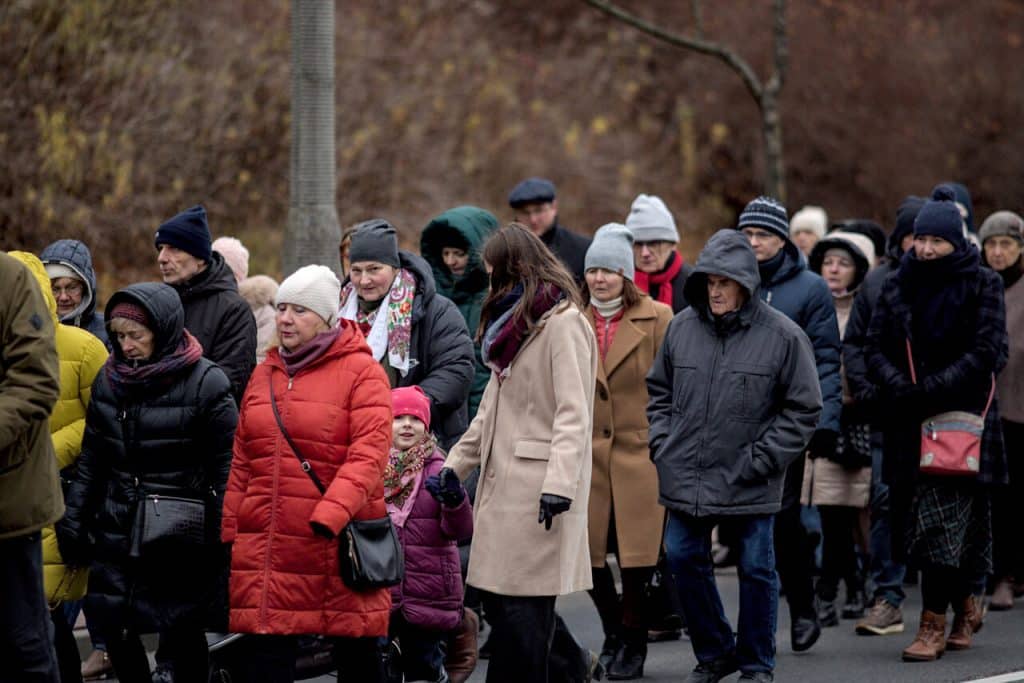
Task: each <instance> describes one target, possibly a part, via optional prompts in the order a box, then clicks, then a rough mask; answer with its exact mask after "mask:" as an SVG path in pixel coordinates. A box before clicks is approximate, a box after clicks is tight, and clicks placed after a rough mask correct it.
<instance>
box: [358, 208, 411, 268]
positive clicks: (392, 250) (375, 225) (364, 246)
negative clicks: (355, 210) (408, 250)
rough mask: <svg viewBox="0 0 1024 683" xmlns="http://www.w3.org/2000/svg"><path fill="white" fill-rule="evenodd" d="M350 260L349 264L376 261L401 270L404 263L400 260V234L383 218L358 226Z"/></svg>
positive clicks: (364, 222)
mask: <svg viewBox="0 0 1024 683" xmlns="http://www.w3.org/2000/svg"><path fill="white" fill-rule="evenodd" d="M348 260H349V263H360V262H362V261H375V262H377V263H383V264H384V265H388V266H394V267H395V268H400V267H401V265H402V263H401V261H399V259H398V233H397V232H396V231H395V227H394V226H393V225H391V224H390V223H388V222H387V221H386V220H384V219H383V218H372V219H370V220H368V221H363V222H362V223H359V224H358V225H356V230H355V232H354V233H352V245H351V246H350V247H349V252H348Z"/></svg>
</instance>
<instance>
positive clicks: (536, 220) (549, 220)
mask: <svg viewBox="0 0 1024 683" xmlns="http://www.w3.org/2000/svg"><path fill="white" fill-rule="evenodd" d="M557 215H558V200H556V199H552V200H551V201H550V202H532V203H530V204H524V205H522V206H520V207H518V208H516V209H515V219H516V222H517V223H522V224H523V225H525V226H526V227H528V228H529V229H530V231H531V232H532V233H533V234H534V235H537V236H538V237H540V236H541V235H543V234H544V233H546V232H547V231H548V230H550V229H551V226H552V225H554V224H555V217H556V216H557Z"/></svg>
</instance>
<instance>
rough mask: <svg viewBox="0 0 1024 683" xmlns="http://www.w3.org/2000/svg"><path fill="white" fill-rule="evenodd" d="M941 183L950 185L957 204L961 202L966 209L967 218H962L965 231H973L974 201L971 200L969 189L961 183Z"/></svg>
mask: <svg viewBox="0 0 1024 683" xmlns="http://www.w3.org/2000/svg"><path fill="white" fill-rule="evenodd" d="M943 185H949V186H950V187H952V188H953V195H954V196H955V198H956V202H957V204H963V205H964V208H965V209H967V218H965V219H964V223H966V224H967V232H974V203H973V202H972V201H971V191H970V190H968V189H967V186H966V185H964V184H963V183H952V182H947V183H943Z"/></svg>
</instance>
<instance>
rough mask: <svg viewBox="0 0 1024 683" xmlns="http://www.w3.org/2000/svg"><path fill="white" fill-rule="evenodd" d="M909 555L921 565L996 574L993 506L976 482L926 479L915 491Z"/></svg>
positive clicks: (908, 546) (985, 492)
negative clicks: (994, 569) (993, 541)
mask: <svg viewBox="0 0 1024 683" xmlns="http://www.w3.org/2000/svg"><path fill="white" fill-rule="evenodd" d="M907 553H908V555H909V556H910V557H911V558H912V559H914V560H917V561H918V562H922V563H929V564H937V565H942V566H946V567H953V568H959V569H963V570H966V571H967V572H969V573H970V574H971V575H972V576H981V575H984V574H990V573H992V506H991V501H990V499H989V495H988V491H987V490H985V488H984V487H981V486H978V485H976V484H975V483H974V482H963V481H956V480H953V479H934V478H930V477H922V478H921V479H920V480H919V481H918V482H917V485H916V486H915V487H914V502H913V508H912V524H911V531H910V536H909V537H908V539H907Z"/></svg>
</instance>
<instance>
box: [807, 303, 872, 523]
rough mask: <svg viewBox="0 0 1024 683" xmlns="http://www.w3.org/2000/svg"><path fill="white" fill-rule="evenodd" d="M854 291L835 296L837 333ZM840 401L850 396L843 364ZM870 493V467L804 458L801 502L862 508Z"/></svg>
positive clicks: (842, 332)
mask: <svg viewBox="0 0 1024 683" xmlns="http://www.w3.org/2000/svg"><path fill="white" fill-rule="evenodd" d="M854 296H855V293H854V292H850V293H849V294H844V295H842V296H839V297H836V298H835V305H836V317H837V319H838V321H839V333H840V336H842V335H845V333H846V323H847V322H848V321H849V320H850V310H851V309H852V308H853V297H854ZM842 379H843V405H844V406H845V405H847V404H848V403H850V402H851V401H852V400H853V397H852V396H851V395H850V387H849V385H848V384H847V383H846V369H845V368H842ZM870 496H871V468H870V467H861V468H859V469H856V470H848V469H846V468H845V467H843V466H842V465H837V464H836V463H834V462H832V461H831V460H826V459H825V458H816V459H814V460H810V459H808V460H807V467H806V468H805V469H804V481H803V487H802V490H801V493H800V502H801V503H802V504H804V505H843V506H847V507H855V508H862V507H865V506H866V505H867V504H868V500H869V498H870Z"/></svg>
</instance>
